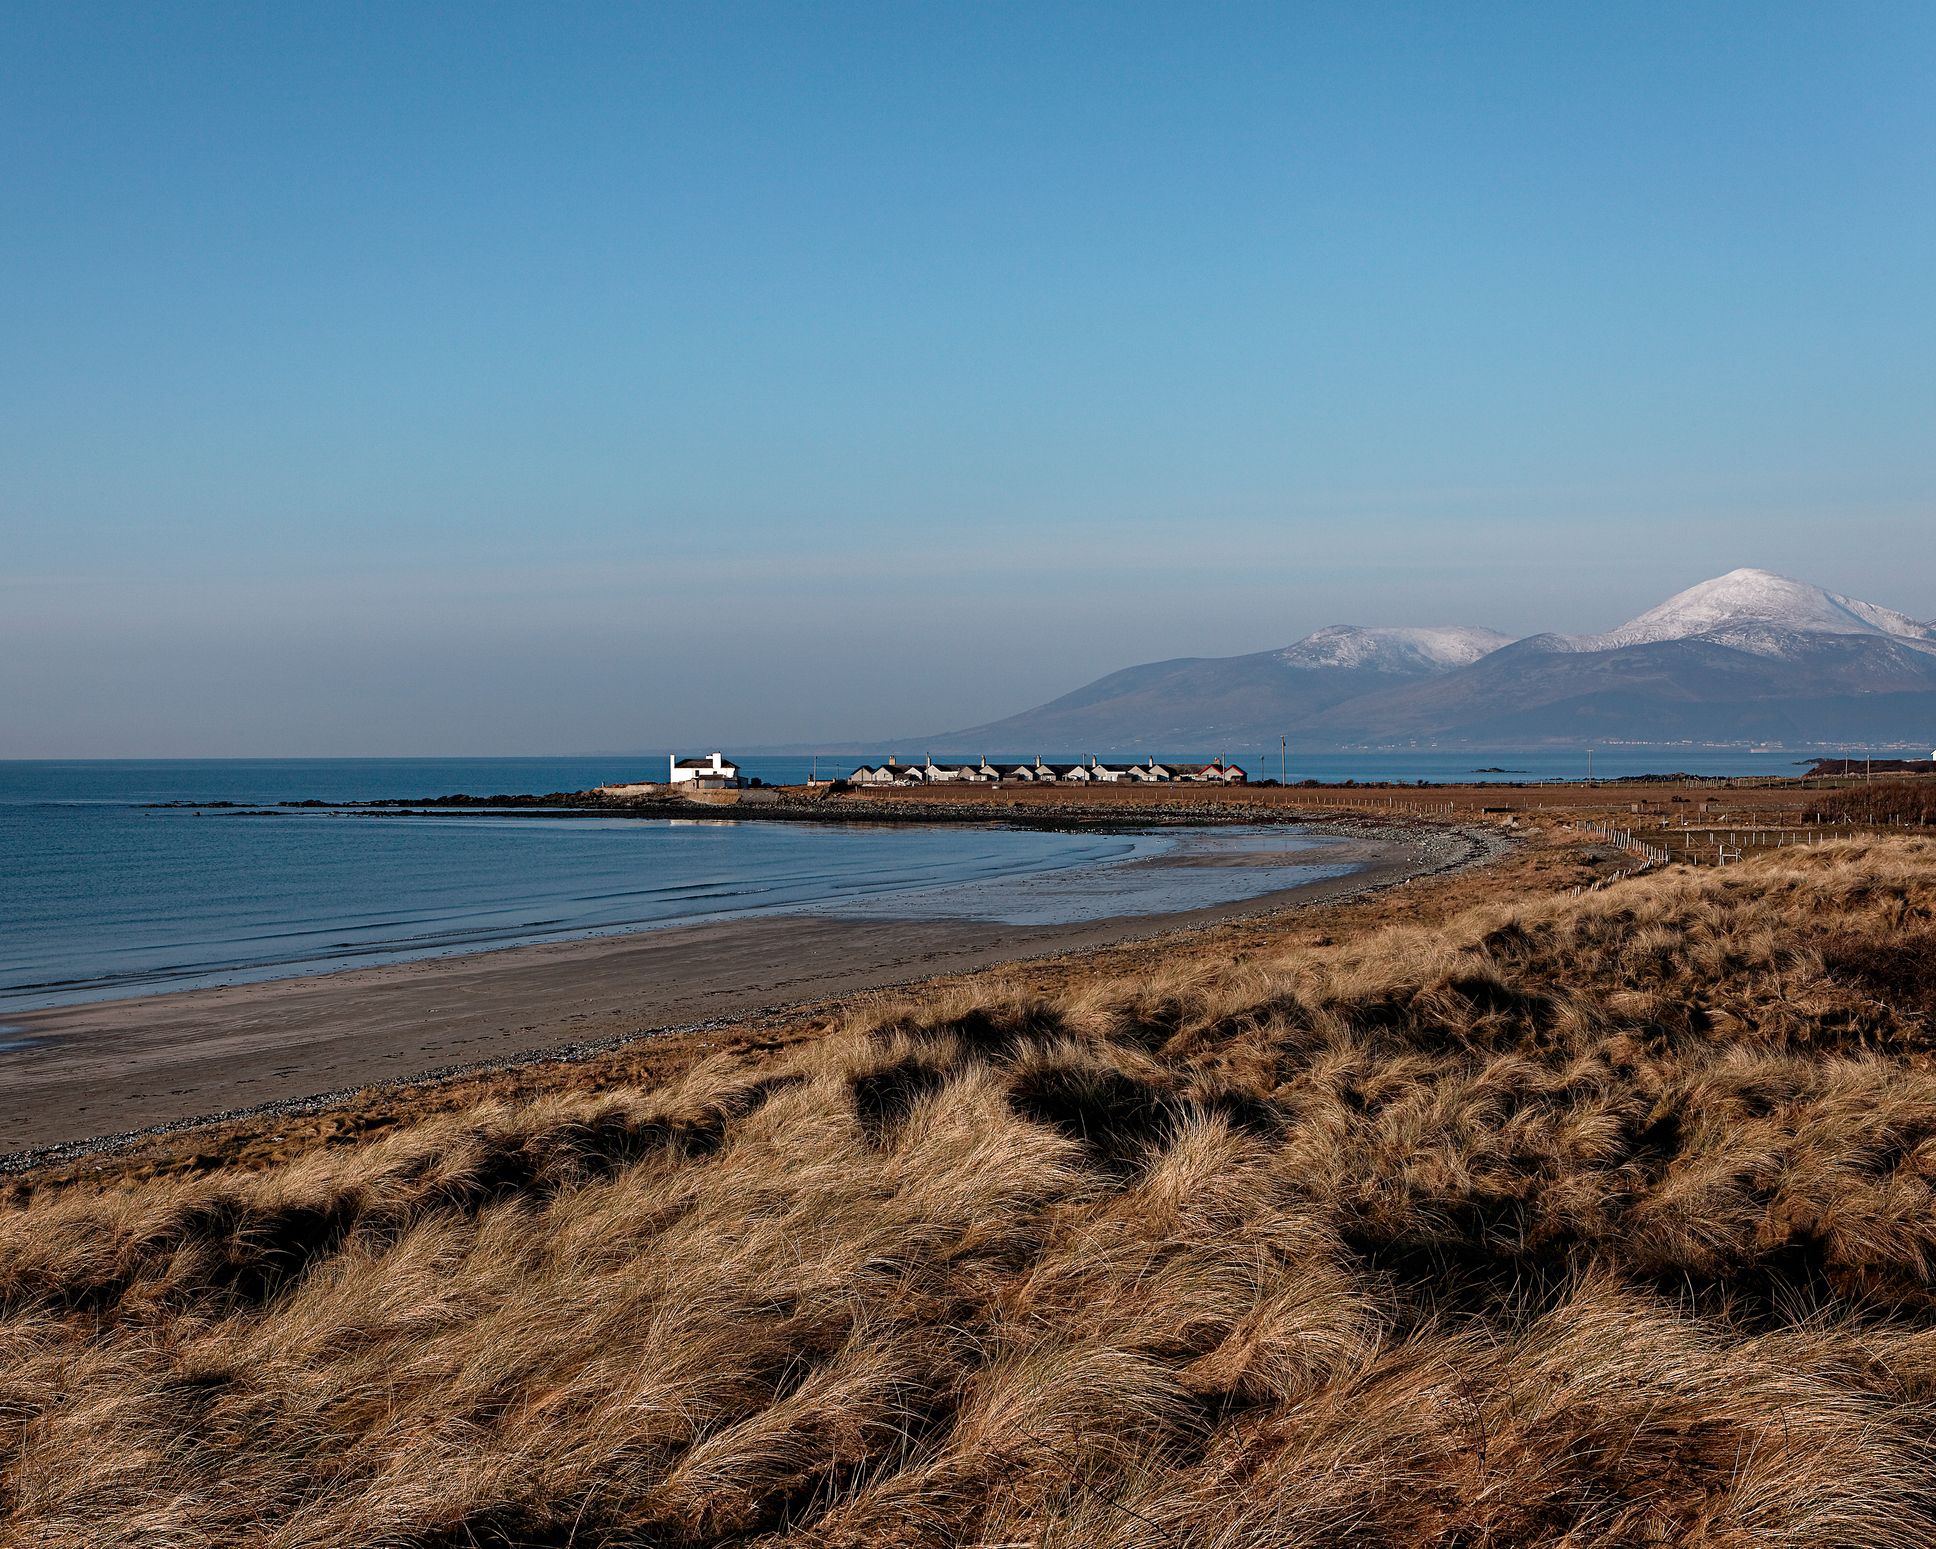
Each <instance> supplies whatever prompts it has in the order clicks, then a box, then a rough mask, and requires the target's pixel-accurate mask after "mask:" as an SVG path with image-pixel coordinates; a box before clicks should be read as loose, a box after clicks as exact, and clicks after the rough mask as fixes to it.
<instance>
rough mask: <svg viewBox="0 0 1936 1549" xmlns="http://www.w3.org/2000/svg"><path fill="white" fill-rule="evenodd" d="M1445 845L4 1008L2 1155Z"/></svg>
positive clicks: (1304, 892) (623, 1025)
mask: <svg viewBox="0 0 1936 1549" xmlns="http://www.w3.org/2000/svg"><path fill="white" fill-rule="evenodd" d="M1459 842H1460V836H1458V835H1456V834H1453V833H1450V832H1447V831H1440V832H1439V833H1438V834H1437V835H1435V836H1434V835H1423V834H1414V835H1409V836H1401V837H1394V838H1390V839H1385V840H1376V839H1371V838H1362V839H1356V840H1354V841H1352V842H1351V843H1350V846H1349V848H1348V849H1339V850H1334V851H1330V852H1327V854H1326V855H1325V860H1326V861H1327V862H1333V863H1335V862H1338V861H1349V862H1351V863H1353V864H1354V865H1355V868H1356V869H1354V870H1353V871H1351V872H1350V873H1348V874H1347V875H1344V876H1341V877H1329V878H1324V879H1320V880H1315V881H1312V882H1310V883H1307V884H1305V885H1303V886H1300V887H1295V888H1291V889H1288V890H1285V891H1281V892H1275V893H1267V894H1263V895H1260V896H1257V897H1253V898H1250V899H1247V900H1244V901H1242V902H1239V903H1233V904H1227V905H1221V906H1218V907H1216V908H1210V909H1198V910H1193V911H1189V912H1186V913H1179V914H1167V915H1160V916H1143V917H1139V918H1127V919H1125V918H1118V919H1106V920H1099V921H1093V922H1089V923H1085V924H1081V925H1058V926H1008V925H999V924H986V923H980V922H972V921H952V920H923V921H881V920H870V921H865V922H861V921H852V920H834V919H824V918H816V917H813V916H788V917H780V918H765V919H749V920H736V921H728V922H722V923H715V924H707V925H696V926H686V927H674V928H671V929H663V930H653V931H643V932H638V933H634V934H628V935H619V936H606V937H598V938H594V939H590V940H581V941H568V942H557V943H548V944H543V945H536V946H525V947H514V948H508V949H505V950H500V951H492V952H478V953H470V954H464V955H458V956H450V957H441V958H433V959H427V960H423V961H417V962H407V963H393V964H386V965H384V966H380V967H373V968H364V969H353V970H346V971H343V972H338V973H329V974H318V975H312V976H308V977H303V978H291V979H278V980H271V981H267V982H261V983H252V984H239V985H233V986H224V987H217V988H210V989H196V990H183V991H177V992H174V993H170V994H162V995H150V996H144V997H140V998H136V999H127V1000H118V1001H100V1002H91V1003H87V1004H82V1005H74V1006H63V1007H58V1008H54V1009H50V1010H43V1011H33V1012H20V1013H14V1014H12V1015H10V1016H9V1017H8V1018H7V1019H6V1023H5V1026H4V1029H0V1072H4V1080H5V1083H6V1091H7V1095H8V1101H7V1103H6V1105H5V1109H4V1111H0V1156H8V1155H14V1154H17V1153H22V1152H33V1151H39V1150H41V1149H43V1148H46V1147H50V1146H56V1145H60V1144H62V1143H66V1142H75V1141H83V1140H87V1139H90V1138H93V1137H102V1136H113V1135H120V1134H124V1133H127V1132H131V1131H139V1130H144V1129H148V1128H151V1127H155V1126H161V1125H168V1124H174V1123H179V1122H181V1121H184V1120H190V1119H194V1118H197V1117H202V1116H212V1115H221V1114H229V1113H234V1112H237V1111H242V1110H248V1109H255V1108H261V1107H265V1106H269V1105H274V1104H278V1103H287V1102H290V1101H292V1100H297V1099H302V1098H306V1097H309V1096H312V1095H315V1094H322V1093H341V1092H345V1091H351V1090H354V1089H357V1088H359V1087H364V1086H368V1085H371V1084H374V1083H378V1082H385V1081H396V1080H400V1079H408V1078H411V1077H414V1076H420V1075H424V1074H428V1073H433V1072H440V1071H447V1070H451V1069H460V1068H468V1067H475V1066H480V1065H489V1064H493V1063H503V1062H508V1061H514V1060H518V1059H521V1058H525V1057H529V1056H532V1055H536V1054H540V1053H543V1052H545V1051H549V1050H555V1049H558V1048H560V1047H564V1046H569V1045H574V1044H584V1043H600V1042H610V1041H613V1040H618V1039H624V1038H629V1037H636V1036H639V1035H642V1034H647V1033H651V1032H655V1031H666V1030H672V1029H677V1028H686V1027H692V1026H694V1025H698V1024H703V1023H708V1022H714V1021H723V1020H728V1019H739V1018H746V1017H750V1016H753V1015H756V1014H758V1013H761V1012H766V1011H774V1010H779V1009H782V1008H797V1007H801V1006H804V1005H810V1004H812V1003H814V1002H818V1001H823V1000H829V999H833V998H835V997H838V996H842V995H848V994H852V993H855V992H857V991H862V990H869V989H877V988H881V987H884V986H888V985H895V984H903V983H907V982H910V981H915V980H921V979H927V978H932V977H935V976H938V975H944V974H954V973H964V972H969V971H972V970H974V969H978V968H984V967H989V966H993V965H996V964H1000V963H1004V962H1013V961H1017V960H1020V959H1026V958H1034V957H1041V956H1045V955H1050V954H1056V953H1063V952H1072V951H1081V950H1084V949H1086V948H1092V947H1099V946H1104V945H1107V944H1110V943H1113V942H1120V941H1126V940H1133V939H1138V938H1141V937H1147V936H1151V935H1156V934H1160V933H1162V932H1166V931H1172V930H1182V929H1190V928H1195V927H1201V926H1206V925H1210V924H1214V923H1215V922H1217V921H1220V920H1225V919H1231V918H1235V917H1239V916H1246V915H1256V914H1262V913H1269V912H1271V911H1274V910H1279V909H1284V908H1289V907H1296V906H1300V905H1305V904H1310V903H1317V902H1323V901H1327V900H1331V899H1336V898H1340V897H1344V896H1348V895H1350V894H1353V893H1358V892H1363V891H1365V890H1368V889H1371V888H1376V887H1380V886H1384V885H1387V884H1389V883H1392V882H1395V881H1398V880H1401V879H1403V878H1405V877H1408V876H1414V875H1418V874H1420V873H1424V872H1430V871H1434V870H1439V869H1442V868H1444V867H1445V866H1447V865H1449V864H1456V863H1457V861H1458V860H1460V859H1462V858H1463V854H1462V852H1461V850H1460V848H1459ZM1465 842H1466V843H1471V841H1465ZM1274 859H1276V860H1280V861H1281V859H1282V857H1281V855H1280V856H1276V857H1274ZM1186 863H1190V862H1186ZM1243 863H1244V857H1242V856H1241V855H1232V856H1225V857H1221V858H1219V860H1218V861H1217V864H1223V865H1233V864H1243Z"/></svg>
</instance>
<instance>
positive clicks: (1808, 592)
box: [1567, 569, 1936, 656]
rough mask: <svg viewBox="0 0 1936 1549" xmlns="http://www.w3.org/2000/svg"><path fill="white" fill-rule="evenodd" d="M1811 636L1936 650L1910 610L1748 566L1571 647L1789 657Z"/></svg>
mask: <svg viewBox="0 0 1936 1549" xmlns="http://www.w3.org/2000/svg"><path fill="white" fill-rule="evenodd" d="M1809 635H1883V636H1888V637H1891V638H1893V639H1897V640H1902V641H1905V642H1907V643H1908V644H1910V645H1912V646H1915V647H1916V648H1917V649H1920V650H1936V627H1932V626H1931V625H1928V624H1923V623H1918V622H1917V621H1916V620H1915V619H1912V618H1910V617H1909V616H1908V615H1907V614H1903V613H1898V612H1896V611H1895V610H1894V609H1893V608H1883V607H1878V606H1877V605H1876V604H1875V603H1872V602H1861V601H1858V600H1857V599H1856V598H1853V597H1844V596H1842V595H1841V593H1839V592H1831V591H1828V590H1827V589H1826V588H1824V587H1820V586H1815V585H1812V584H1811V583H1809V582H1807V581H1793V580H1790V579H1789V578H1788V577H1787V576H1780V575H1776V574H1775V573H1774V572H1773V571H1770V570H1747V569H1744V570H1730V571H1729V572H1728V573H1727V574H1726V575H1723V576H1716V577H1714V579H1713V580H1711V581H1702V582H1700V583H1699V584H1698V585H1695V586H1690V587H1689V588H1688V589H1687V590H1686V591H1684V592H1676V593H1675V594H1674V595H1673V596H1672V597H1669V598H1668V599H1667V601H1665V602H1663V603H1662V604H1660V606H1659V607H1656V608H1649V609H1648V610H1647V611H1646V612H1645V613H1643V614H1641V615H1640V616H1639V617H1638V618H1634V619H1629V620H1628V621H1627V622H1626V623H1624V624H1622V625H1621V626H1620V627H1619V628H1618V629H1613V630H1609V631H1607V633H1605V634H1604V635H1578V636H1569V637H1567V646H1568V647H1569V648H1570V649H1572V650H1576V651H1612V650H1618V649H1619V648H1620V647H1622V646H1628V645H1645V644H1646V643H1648V642H1649V641H1653V640H1712V641H1713V642H1715V643H1716V644H1717V645H1726V646H1732V647H1733V648H1734V649H1736V650H1739V651H1752V652H1754V653H1755V654H1756V655H1760V656H1785V655H1790V654H1793V651H1794V648H1795V647H1796V646H1797V644H1799V643H1800V642H1799V641H1798V639H1797V637H1804V636H1809Z"/></svg>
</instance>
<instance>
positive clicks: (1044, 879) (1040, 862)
mask: <svg viewBox="0 0 1936 1549" xmlns="http://www.w3.org/2000/svg"><path fill="white" fill-rule="evenodd" d="M911 756H913V755H904V757H911ZM972 756H973V755H970V757H972ZM1029 756H1031V757H1032V756H1033V755H1029ZM937 757H939V755H937ZM1158 758H1159V761H1161V760H1162V758H1163V755H1160V754H1159V755H1158ZM859 761H860V760H857V759H852V758H845V759H843V758H840V757H836V756H831V755H828V756H816V755H803V756H784V757H779V756H776V757H770V758H759V757H753V758H746V759H742V760H741V761H740V762H741V767H742V770H743V772H744V773H745V774H747V775H749V776H751V777H753V778H757V779H760V780H763V781H765V782H767V783H769V784H783V783H795V782H798V781H801V780H804V779H806V778H807V777H808V776H809V774H811V773H818V774H820V775H822V776H823V777H824V776H826V775H828V774H830V773H845V772H846V770H847V769H849V768H851V767H852V766H853V764H854V763H856V762H859ZM1017 761H1019V759H1017ZM664 768H665V755H663V754H658V755H627V754H613V755H609V756H597V757H575V758H467V759H276V760H244V759H212V760H113V761H92V760H90V761H52V760H36V761H0V1019H3V1018H4V1014H5V1013H6V1012H8V1011H23V1010H30V1009H35V1008H39V1007H46V1006H54V1005H61V1004H67V1003H71V1002H77V1001H86V1000H95V999H107V998H118V997H122V996H128V995H140V994H147V993H151V992H155V991H160V990H168V989H178V988H189V987H194V986H201V985H210V984H231V983H240V982H246V981H250V980H257V979H265V978H279V977H285V976H292V975H299V974H309V973H318V972H327V971H330V970H333V969H340V968H346V967H355V966H363V965H367V964H372V963H380V962H390V961H399V960H407V959H411V958H422V957H432V956H439V955H443V954H447V953H453V952H469V951H478V950H483V949H487V948H492V947H501V946H512V945H521V944H525V943H531V942H540V941H552V940H562V939H570V938H575V937H586V936H595V935H601V934H609V933H616V932H624V931H634V930H649V929H655V928H664V927H667V926H674V925H684V924H695V923H702V922H706V921H716V920H724V919H734V918H745V917H748V916H755V915H762V914H775V913H815V914H826V915H833V916H839V917H850V918H861V919H874V920H878V921H881V922H883V926H884V928H888V927H889V925H890V923H891V921H893V920H895V919H941V918H959V919H972V920H985V921H1000V922H1006V923H1012V924H1027V925H1036V924H1041V925H1049V924H1067V923H1077V922H1080V921H1083V920H1092V919H1100V918H1113V917H1119V916H1133V915H1148V914H1162V913H1170V912H1175V911H1179V910H1186V909H1195V908H1202V907H1209V906H1213V905H1217V904H1223V903H1230V902H1235V901H1238V900H1240V899H1242V898H1245V897H1253V896H1257V895H1259V894H1262V893H1265V892H1272V891H1276V890H1278V889H1281V888H1284V887H1289V886H1292V885H1295V884H1296V883H1298V882H1302V881H1307V880H1310V879H1312V878H1315V877H1320V876H1326V875H1334V874H1336V873H1337V872H1338V871H1340V870H1343V869H1346V868H1343V867H1340V866H1337V865H1332V864H1328V863H1327V862H1326V859H1325V856H1324V848H1325V846H1324V842H1323V841H1321V840H1317V839H1313V838H1310V837H1306V836H1299V835H1294V834H1289V833H1286V832H1284V831H1283V830H1256V831H1249V830H1239V831H1219V832H1217V833H1214V834H1193V835H1192V834H1179V833H1177V832H1175V831H1168V832H1165V831H1161V830H1153V831H1149V832H1127V833H1096V832H1083V833H1045V832H1040V831H1034V830H1025V829H1007V828H987V827H979V826H977V827H944V826H935V827H906V826H896V827H892V828H890V827H875V826H872V825H853V826H849V825H841V826H839V827H834V826H820V825H807V824H782V823H764V822H759V821H752V822H736V821H733V820H732V819H731V818H730V817H726V818H719V817H697V818H693V819H670V820H656V819H646V820H640V819H608V818H595V817H591V818H585V817H568V816H534V815H526V814H514V813H509V812H507V813H503V814H490V813H478V812H475V811H470V812H465V813H461V814H458V813H449V812H444V813H438V812H409V811H404V812H379V813H371V812H358V811H330V810H326V809H315V808H300V807H297V808H291V807H287V806H283V805H282V804H283V803H288V802H303V801H319V802H356V801H373V800H379V799H401V800H409V799H412V798H420V797H421V798H429V797H434V796H441V795H452V794H459V793H462V794H468V795H474V796H496V795H503V796H518V795H535V794H542V793H545V792H550V791H571V790H584V789H588V788H590V787H592V786H596V785H602V784H611V783H618V782H622V781H630V780H640V779H651V778H654V777H655V776H662V774H663V771H664ZM1674 771H1684V772H1687V773H1693V774H1754V773H1789V772H1792V768H1791V760H1790V759H1789V758H1788V757H1785V756H1768V755H1753V754H1748V753H1746V752H1741V753H1719V752H1713V751H1704V752H1698V753H1697V752H1690V751H1685V750H1670V751H1668V752H1667V753H1664V754H1663V753H1655V754H1653V755H1651V756H1650V755H1647V754H1645V753H1644V752H1641V751H1638V750H1612V751H1599V752H1596V754H1595V760H1594V773H1595V774H1596V775H1602V776H1612V775H1616V774H1621V773H1663V772H1674ZM1285 772H1286V774H1287V775H1288V777H1289V778H1290V779H1292V780H1299V779H1312V778H1315V779H1322V780H1327V781H1331V780H1344V779H1355V780H1359V781H1374V780H1406V781H1414V780H1426V781H1445V780H1468V779H1471V780H1493V781H1506V782H1510V781H1530V780H1556V779H1567V778H1580V777H1583V776H1584V775H1585V773H1586V767H1585V759H1584V756H1583V755H1581V756H1574V755H1565V754H1553V753H1539V754H1527V753H1520V754H1513V753H1502V754H1497V755H1493V754H1439V753H1421V754H1367V755H1349V754H1334V755H1322V756H1304V757H1293V758H1290V759H1288V760H1287V764H1286V768H1285ZM1253 773H1256V774H1259V775H1263V774H1269V775H1273V776H1274V775H1275V774H1276V773H1277V771H1276V770H1275V769H1264V768H1259V769H1256V770H1253ZM171 803H230V804H232V805H229V806H225V807H220V808H210V807H197V806H179V805H170V804H171ZM1218 847H1236V848H1238V849H1241V850H1242V851H1243V852H1244V856H1245V861H1246V863H1245V864H1243V865H1165V864H1152V863H1155V862H1161V861H1163V860H1165V859H1166V858H1167V859H1177V858H1179V857H1178V855H1177V852H1178V850H1179V849H1180V848H1189V849H1191V850H1193V851H1195V852H1208V851H1214V850H1215V849H1217V848H1218ZM6 1037H7V1030H6V1027H5V1024H4V1020H0V1048H4V1045H5V1041H6Z"/></svg>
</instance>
